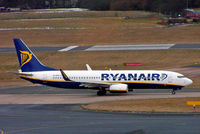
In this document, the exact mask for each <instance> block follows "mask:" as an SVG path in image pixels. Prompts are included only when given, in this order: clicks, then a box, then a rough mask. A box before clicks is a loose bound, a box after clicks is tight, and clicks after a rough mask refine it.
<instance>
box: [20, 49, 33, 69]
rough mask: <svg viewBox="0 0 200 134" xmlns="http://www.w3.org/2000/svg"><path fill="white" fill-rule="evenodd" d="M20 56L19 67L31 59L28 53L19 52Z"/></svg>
mask: <svg viewBox="0 0 200 134" xmlns="http://www.w3.org/2000/svg"><path fill="white" fill-rule="evenodd" d="M20 56H21V67H22V66H23V65H25V64H26V63H28V62H29V61H30V60H31V59H32V54H31V53H29V52H28V51H20Z"/></svg>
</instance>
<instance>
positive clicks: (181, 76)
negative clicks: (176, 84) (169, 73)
mask: <svg viewBox="0 0 200 134" xmlns="http://www.w3.org/2000/svg"><path fill="white" fill-rule="evenodd" d="M177 77H178V78H185V76H183V75H180V76H177Z"/></svg>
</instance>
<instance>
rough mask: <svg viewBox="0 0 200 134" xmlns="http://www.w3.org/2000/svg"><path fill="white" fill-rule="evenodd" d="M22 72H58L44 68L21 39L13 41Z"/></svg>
mask: <svg viewBox="0 0 200 134" xmlns="http://www.w3.org/2000/svg"><path fill="white" fill-rule="evenodd" d="M13 41H14V44H15V48H16V52H17V56H18V60H19V64H20V68H21V70H22V72H33V71H51V70H56V69H53V68H49V67H46V66H44V65H43V64H42V63H41V62H40V61H39V60H38V59H37V57H36V56H35V55H34V54H33V52H32V51H31V50H30V49H29V48H28V47H27V46H26V44H25V43H24V42H23V41H22V40H21V39H13Z"/></svg>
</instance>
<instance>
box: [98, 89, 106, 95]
mask: <svg viewBox="0 0 200 134" xmlns="http://www.w3.org/2000/svg"><path fill="white" fill-rule="evenodd" d="M97 95H98V96H104V95H106V90H105V89H100V90H99V91H97Z"/></svg>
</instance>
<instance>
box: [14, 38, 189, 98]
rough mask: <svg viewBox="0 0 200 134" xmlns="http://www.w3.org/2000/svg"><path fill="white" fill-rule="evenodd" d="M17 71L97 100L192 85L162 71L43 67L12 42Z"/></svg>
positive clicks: (18, 42) (20, 43)
mask: <svg viewBox="0 0 200 134" xmlns="http://www.w3.org/2000/svg"><path fill="white" fill-rule="evenodd" d="M13 41H14V44H15V48H16V52H17V56H18V60H19V64H20V68H21V69H20V70H19V72H18V73H17V74H18V75H19V77H21V78H22V79H24V80H28V81H30V82H32V83H39V84H43V85H47V86H53V87H60V88H70V89H72V88H74V89H78V88H83V89H86V88H89V89H96V90H97V95H98V96H103V95H106V93H107V92H110V93H128V92H129V91H133V89H172V91H171V93H172V94H175V93H176V90H181V89H182V88H183V87H185V86H187V85H190V84H192V83H193V82H192V80H191V79H189V78H187V77H185V76H184V75H182V74H180V73H177V72H172V71H162V70H111V69H110V70H92V69H91V68H90V66H89V65H88V64H86V67H87V70H71V71H70V70H62V69H54V68H50V67H47V66H45V65H43V64H42V63H41V62H40V61H39V60H38V59H37V57H36V56H35V55H34V53H33V52H32V51H31V50H30V49H29V48H28V47H27V46H26V44H25V43H24V42H23V41H22V40H21V39H13Z"/></svg>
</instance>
